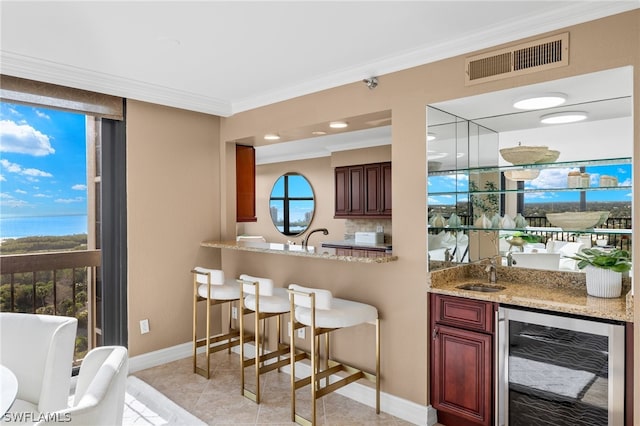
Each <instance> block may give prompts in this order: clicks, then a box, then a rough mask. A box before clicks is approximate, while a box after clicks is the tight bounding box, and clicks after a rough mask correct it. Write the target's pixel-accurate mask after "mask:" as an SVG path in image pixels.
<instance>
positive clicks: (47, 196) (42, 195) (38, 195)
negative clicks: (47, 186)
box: [33, 194, 51, 198]
mask: <svg viewBox="0 0 640 426" xmlns="http://www.w3.org/2000/svg"><path fill="white" fill-rule="evenodd" d="M33 196H34V197H35V198H51V196H50V195H46V194H33Z"/></svg>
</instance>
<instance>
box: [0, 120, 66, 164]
mask: <svg viewBox="0 0 640 426" xmlns="http://www.w3.org/2000/svg"><path fill="white" fill-rule="evenodd" d="M0 152H13V153H16V154H27V155H33V156H36V157H42V156H45V155H49V154H53V153H55V152H56V150H55V149H53V147H52V146H51V142H50V140H49V136H47V135H45V134H43V133H41V132H40V131H38V130H36V129H34V128H33V127H31V126H29V125H28V124H17V123H15V122H14V121H11V120H0Z"/></svg>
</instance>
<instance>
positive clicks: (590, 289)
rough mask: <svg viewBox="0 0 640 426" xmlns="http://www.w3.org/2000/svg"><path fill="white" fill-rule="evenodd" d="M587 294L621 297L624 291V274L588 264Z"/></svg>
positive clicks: (586, 269) (586, 270)
mask: <svg viewBox="0 0 640 426" xmlns="http://www.w3.org/2000/svg"><path fill="white" fill-rule="evenodd" d="M584 270H585V273H586V275H587V294H588V295H590V296H596V297H607V298H612V297H620V294H621V293H622V274H621V273H620V272H615V271H612V270H610V269H602V268H596V267H594V266H587V267H585V268H584Z"/></svg>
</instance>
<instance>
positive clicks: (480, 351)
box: [430, 294, 496, 426]
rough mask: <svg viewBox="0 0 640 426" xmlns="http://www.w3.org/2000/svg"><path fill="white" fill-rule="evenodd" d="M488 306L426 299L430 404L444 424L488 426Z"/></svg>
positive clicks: (450, 299) (459, 300)
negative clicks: (429, 353) (427, 304)
mask: <svg viewBox="0 0 640 426" xmlns="http://www.w3.org/2000/svg"><path fill="white" fill-rule="evenodd" d="M495 309H496V306H495V305H494V304H493V303H491V302H482V301H478V300H471V299H464V298H459V297H453V296H442V295H438V294H431V295H430V324H431V334H432V340H431V404H432V405H433V407H434V408H435V409H436V410H438V421H439V422H440V423H442V424H445V425H449V426H451V425H460V426H464V425H486V426H489V425H491V424H492V423H493V401H494V397H493V389H494V388H493V386H494V384H493V339H494V335H493V332H494V312H495Z"/></svg>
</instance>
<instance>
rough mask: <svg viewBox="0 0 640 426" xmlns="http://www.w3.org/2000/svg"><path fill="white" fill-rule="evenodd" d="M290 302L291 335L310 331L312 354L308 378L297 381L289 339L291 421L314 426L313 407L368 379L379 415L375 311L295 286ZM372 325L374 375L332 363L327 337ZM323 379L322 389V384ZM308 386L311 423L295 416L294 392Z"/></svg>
mask: <svg viewBox="0 0 640 426" xmlns="http://www.w3.org/2000/svg"><path fill="white" fill-rule="evenodd" d="M288 291H289V301H290V304H291V308H290V309H291V311H292V312H293V314H292V315H291V317H290V318H291V319H290V323H291V330H292V332H291V333H292V335H293V333H294V330H297V329H299V328H302V327H310V328H311V335H310V336H311V351H310V354H304V353H303V355H306V357H309V358H311V376H310V377H305V378H302V379H298V378H297V377H296V368H295V364H296V362H297V361H298V360H299V354H297V353H296V346H295V339H293V338H292V339H290V341H291V344H290V349H291V355H290V357H289V358H290V361H291V420H292V421H294V422H296V423H299V424H302V425H311V426H315V425H316V417H317V416H316V411H317V410H316V403H317V400H318V399H320V398H322V397H323V396H325V395H327V394H329V393H331V392H333V391H335V390H338V389H340V388H341V387H343V386H346V385H348V384H349V383H353V382H355V381H357V380H359V379H363V378H364V379H368V380H369V381H371V382H374V383H375V386H376V403H375V405H376V413H377V414H379V413H380V318H379V317H378V310H377V309H376V308H375V307H374V306H371V305H367V304H365V303H360V302H355V301H351V300H346V299H340V298H336V297H333V295H332V294H331V292H330V291H328V290H323V289H317V288H311V287H303V286H301V285H298V284H291V285H289V290H288ZM367 323H368V324H373V325H375V328H376V336H375V342H376V343H375V363H376V366H375V369H376V371H375V373H374V374H372V373H367V372H365V371H363V370H361V369H358V368H354V367H351V366H348V365H345V364H343V363H339V362H336V361H333V360H332V359H331V352H330V348H329V333H330V332H332V331H336V330H339V329H341V328H346V327H353V326H356V325H360V324H367ZM321 335H324V337H325V356H324V369H320V363H319V359H320V357H321V353H320V340H319V338H320V336H321ZM341 371H342V372H346V373H347V375H346V376H342V377H341V378H339V379H337V380H335V381H334V380H331V383H330V380H329V378H330V376H332V375H334V374H336V373H338V372H341ZM322 379H324V386H323V385H322V383H321V381H322ZM307 385H310V388H311V403H312V405H311V419H306V418H304V417H302V416H300V415H299V414H298V413H296V390H297V389H300V388H302V387H304V386H307Z"/></svg>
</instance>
